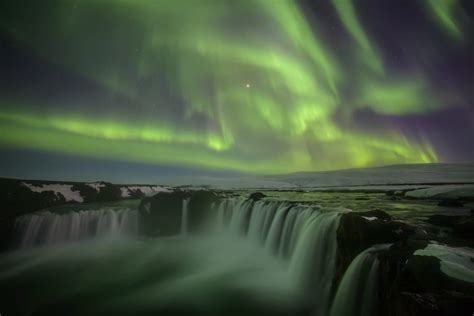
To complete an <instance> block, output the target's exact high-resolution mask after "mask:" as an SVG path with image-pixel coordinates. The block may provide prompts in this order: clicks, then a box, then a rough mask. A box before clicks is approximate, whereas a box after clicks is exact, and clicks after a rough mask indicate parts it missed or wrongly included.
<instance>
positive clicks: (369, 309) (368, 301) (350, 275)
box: [331, 244, 391, 316]
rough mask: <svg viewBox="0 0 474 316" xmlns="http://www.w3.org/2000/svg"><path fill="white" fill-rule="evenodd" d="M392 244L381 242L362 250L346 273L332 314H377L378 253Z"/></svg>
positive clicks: (368, 315) (366, 315) (337, 315)
mask: <svg viewBox="0 0 474 316" xmlns="http://www.w3.org/2000/svg"><path fill="white" fill-rule="evenodd" d="M390 245H391V244H381V245H375V246H373V247H370V248H369V249H367V250H365V251H363V252H361V253H360V254H359V255H358V256H357V257H356V258H355V259H354V260H353V261H352V262H351V264H350V265H349V267H348V268H347V271H346V272H345V273H344V277H343V278H342V281H341V283H340V284H339V288H338V289H337V292H336V296H335V298H334V301H333V304H332V308H331V316H345V315H354V316H358V315H360V316H371V315H375V314H376V310H375V309H376V302H377V279H378V270H379V260H378V259H377V253H378V252H380V251H383V250H386V249H388V248H389V247H390Z"/></svg>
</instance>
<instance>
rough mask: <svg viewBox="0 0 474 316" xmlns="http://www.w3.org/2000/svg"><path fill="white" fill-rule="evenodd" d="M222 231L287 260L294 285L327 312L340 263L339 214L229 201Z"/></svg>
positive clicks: (222, 212) (221, 212) (222, 209)
mask: <svg viewBox="0 0 474 316" xmlns="http://www.w3.org/2000/svg"><path fill="white" fill-rule="evenodd" d="M217 218H218V223H217V227H218V229H219V230H220V231H223V230H224V231H225V227H228V228H229V230H228V231H230V232H231V233H234V234H235V233H236V234H239V235H241V236H244V237H245V238H247V239H248V240H249V241H251V242H255V243H259V244H260V245H262V246H263V247H264V249H265V250H266V251H267V252H268V253H271V254H273V255H275V256H277V257H280V258H283V259H286V260H287V262H288V270H289V273H290V275H291V276H292V280H293V281H294V282H295V285H296V286H297V287H299V288H301V289H303V290H309V291H307V292H308V293H311V298H310V299H311V300H312V301H314V297H317V298H318V299H317V302H315V304H316V306H315V309H316V311H317V314H318V315H325V314H327V313H328V309H329V301H330V296H331V286H332V281H333V278H334V272H335V269H334V268H335V265H336V250H337V241H336V229H337V226H338V222H339V214H338V213H336V212H323V211H322V210H321V209H319V208H317V207H312V206H303V205H294V204H290V203H286V202H278V201H257V202H253V201H250V200H242V199H226V200H224V201H222V202H221V203H220V205H219V206H218V216H217Z"/></svg>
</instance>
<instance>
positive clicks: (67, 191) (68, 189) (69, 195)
mask: <svg viewBox="0 0 474 316" xmlns="http://www.w3.org/2000/svg"><path fill="white" fill-rule="evenodd" d="M22 184H23V185H24V186H26V187H28V188H29V189H30V190H31V191H33V192H38V193H41V192H44V191H53V192H54V193H55V194H57V193H61V194H62V195H63V196H64V198H65V199H66V201H68V202H70V201H75V202H84V198H83V197H82V196H81V194H80V192H79V191H73V190H72V185H70V184H43V185H40V186H34V185H32V184H29V183H25V182H23V183H22Z"/></svg>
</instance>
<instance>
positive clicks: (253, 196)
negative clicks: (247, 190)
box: [249, 192, 266, 201]
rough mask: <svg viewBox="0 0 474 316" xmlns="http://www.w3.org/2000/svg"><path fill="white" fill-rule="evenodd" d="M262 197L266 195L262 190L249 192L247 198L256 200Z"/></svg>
mask: <svg viewBox="0 0 474 316" xmlns="http://www.w3.org/2000/svg"><path fill="white" fill-rule="evenodd" d="M264 197H266V195H265V194H263V193H262V192H253V193H252V194H250V196H249V199H250V200H254V201H258V200H261V199H263V198H264Z"/></svg>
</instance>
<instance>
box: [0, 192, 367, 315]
mask: <svg viewBox="0 0 474 316" xmlns="http://www.w3.org/2000/svg"><path fill="white" fill-rule="evenodd" d="M188 203H189V200H187V199H185V200H183V204H182V216H181V234H179V235H177V236H175V237H169V238H153V239H152V238H144V237H140V236H139V234H138V228H137V216H138V215H137V214H138V211H137V209H136V207H131V206H128V207H126V206H123V205H96V209H92V208H90V207H89V208H85V209H81V210H77V209H76V210H74V211H72V212H64V211H62V212H59V213H55V212H54V210H49V211H47V212H40V213H37V214H32V215H26V216H23V217H20V218H18V220H17V223H16V229H17V234H18V246H19V248H20V249H18V250H16V251H13V252H10V253H8V254H5V255H2V257H1V258H0V290H1V293H0V295H1V297H2V298H3V299H4V300H5V302H4V303H2V304H4V305H3V306H2V308H3V309H4V311H5V315H7V312H8V315H51V314H62V315H330V314H331V315H341V313H339V312H338V311H334V312H333V313H331V303H332V299H333V297H332V296H334V295H333V294H334V293H332V289H333V279H334V273H335V265H336V251H337V242H336V230H337V227H338V223H339V217H340V212H341V210H338V209H323V208H321V207H317V206H310V205H295V204H290V203H287V202H282V201H257V202H252V201H250V200H246V199H243V198H228V199H224V200H222V202H220V203H218V204H217V205H214V206H213V208H214V210H215V212H214V213H215V214H216V215H215V216H214V217H213V218H209V221H208V225H207V229H205V231H204V232H203V233H202V234H190V233H188V229H189V227H188V225H189V223H188ZM372 265H373V262H372V261H370V260H369V261H368V262H367V266H369V270H372V269H370V267H372ZM364 269H365V268H364ZM370 273H372V272H370ZM373 273H376V271H374V272H373ZM364 274H366V272H364ZM367 277H370V275H369V276H367ZM352 278H355V279H357V276H355V277H354V276H353V277H352ZM343 284H345V279H344V280H343ZM346 292H347V291H346ZM350 294H351V293H350V291H349V292H348V294H347V295H349V298H348V299H351V297H350ZM344 295H346V294H345V292H344V291H343V292H340V291H338V292H337V296H336V299H337V300H344V299H345V298H344ZM17 299H21V302H18V301H15V300H17Z"/></svg>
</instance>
